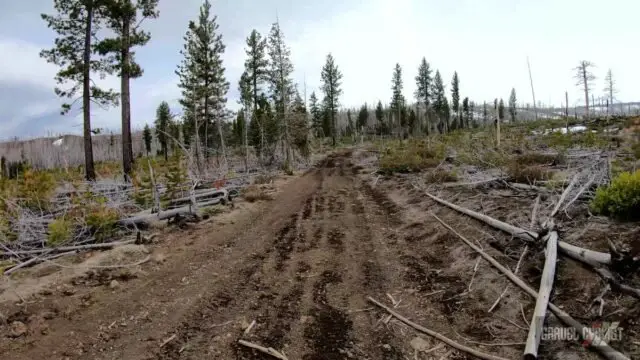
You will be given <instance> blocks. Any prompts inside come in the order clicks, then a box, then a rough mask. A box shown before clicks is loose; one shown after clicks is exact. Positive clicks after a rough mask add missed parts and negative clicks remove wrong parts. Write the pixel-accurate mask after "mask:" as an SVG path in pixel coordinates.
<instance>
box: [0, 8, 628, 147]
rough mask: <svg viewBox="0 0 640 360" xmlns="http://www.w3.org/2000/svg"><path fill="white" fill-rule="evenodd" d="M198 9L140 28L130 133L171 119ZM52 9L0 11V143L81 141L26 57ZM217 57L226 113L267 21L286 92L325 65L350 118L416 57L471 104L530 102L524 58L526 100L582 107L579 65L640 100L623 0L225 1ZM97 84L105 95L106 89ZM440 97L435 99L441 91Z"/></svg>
mask: <svg viewBox="0 0 640 360" xmlns="http://www.w3.org/2000/svg"><path fill="white" fill-rule="evenodd" d="M201 3H202V1H200V0H180V1H178V0H160V6H159V9H160V17H159V18H158V19H156V20H152V21H149V22H146V23H145V26H146V29H147V30H149V31H151V33H152V40H151V41H150V42H149V44H148V45H147V46H146V47H144V48H140V49H138V50H136V51H137V59H138V61H139V63H140V64H141V65H142V67H143V68H144V76H143V77H142V78H140V79H136V80H133V81H132V94H131V102H132V105H131V106H132V123H133V127H134V128H141V127H142V126H144V124H145V123H149V124H151V123H152V122H153V118H154V115H155V108H156V107H157V106H158V104H159V103H160V102H161V101H163V100H166V101H168V102H169V103H170V104H171V105H173V106H175V108H174V109H173V110H174V111H175V112H179V111H180V110H179V108H178V107H177V105H175V104H176V100H177V98H178V97H179V89H178V88H177V86H176V84H177V77H176V76H175V75H174V70H175V69H176V64H178V63H179V61H180V55H179V53H178V52H179V50H180V49H181V48H182V43H183V40H182V37H183V35H184V33H185V30H186V27H187V24H188V21H189V20H192V19H196V18H197V15H198V7H199V6H200V5H201ZM52 4H53V1H52V0H22V1H18V0H0V54H2V55H1V57H2V65H1V66H0V94H1V95H0V138H3V139H6V138H9V137H12V136H20V137H31V136H39V135H46V134H47V133H60V132H74V133H78V132H80V131H81V120H82V119H81V114H80V112H79V111H78V110H76V111H73V112H72V114H70V115H67V116H60V115H59V109H60V104H61V100H60V99H58V98H57V97H56V96H55V94H54V93H53V87H54V81H53V76H54V74H55V72H56V68H55V66H52V65H50V64H47V63H46V62H45V61H44V60H42V59H40V58H39V56H38V53H39V51H40V50H41V49H42V48H48V47H51V45H52V44H53V39H54V36H55V34H54V33H53V32H52V31H51V30H49V29H48V28H47V27H46V25H45V23H44V22H43V21H42V20H41V19H40V13H43V12H44V13H51V12H52V6H53V5H52ZM212 4H213V12H214V13H215V14H217V15H218V22H219V24H220V31H221V32H222V34H223V40H224V42H225V44H226V45H227V51H226V53H225V55H224V64H225V67H226V69H227V71H226V75H227V79H228V80H229V81H230V82H231V91H230V92H229V94H228V95H229V102H228V103H229V107H231V108H232V109H237V108H238V105H237V93H238V92H237V82H238V78H239V77H240V74H241V72H242V70H243V63H244V58H245V54H244V47H245V38H246V37H247V35H248V34H249V33H250V31H251V30H252V29H253V28H255V29H257V30H258V31H260V32H261V33H262V34H267V33H268V31H269V28H270V26H271V23H272V22H274V21H275V19H276V15H277V16H278V17H279V19H280V23H281V27H282V29H283V32H284V34H285V39H286V43H287V44H288V45H289V46H290V48H291V53H292V60H293V64H294V66H295V80H296V81H297V82H298V83H299V88H300V90H301V91H302V90H303V83H304V81H305V80H306V84H307V95H308V94H310V93H311V91H313V90H316V88H317V87H318V86H319V78H320V70H321V67H322V65H323V63H324V61H325V57H326V55H327V54H328V53H329V52H331V53H333V55H334V57H335V59H336V61H337V64H338V66H339V67H340V69H341V71H342V72H343V75H344V78H343V90H344V95H343V97H342V99H341V100H342V104H343V105H345V106H359V105H361V104H362V103H364V102H368V103H370V104H371V103H374V102H377V101H378V100H382V101H383V102H388V100H389V99H390V97H391V90H390V86H391V75H392V71H393V68H394V65H395V63H400V65H401V66H402V69H403V77H404V94H405V96H407V97H409V98H413V93H414V89H415V81H414V77H415V75H416V72H417V67H418V64H419V62H420V60H421V58H422V57H423V56H425V57H426V59H427V61H429V63H430V64H431V65H432V67H433V68H436V69H439V70H440V72H441V74H442V76H443V78H444V80H445V82H446V83H447V85H448V83H449V82H450V80H451V77H452V75H453V72H454V71H458V74H459V76H460V89H461V94H462V96H463V97H465V96H469V98H470V99H472V100H475V101H477V102H482V101H484V100H487V101H490V100H492V99H493V98H495V97H503V98H505V100H506V99H507V98H508V96H509V92H510V90H511V88H512V87H514V88H515V89H516V92H517V94H518V99H519V101H521V102H530V99H531V91H530V86H529V77H528V73H527V62H526V59H527V56H528V57H529V58H530V61H531V66H532V71H533V80H534V86H535V90H536V95H537V100H539V101H542V102H544V103H554V104H557V105H559V104H560V102H562V101H564V92H565V90H568V91H569V103H570V104H571V105H573V104H577V103H582V101H581V100H580V95H581V94H580V91H579V89H577V88H576V87H575V80H574V79H573V78H572V76H573V72H572V69H573V68H574V67H575V66H576V65H577V63H578V61H579V60H582V59H585V60H590V61H592V62H593V63H595V64H596V66H597V67H596V68H595V71H594V72H595V75H596V76H597V77H598V80H597V82H596V84H595V86H594V91H595V94H596V96H599V95H601V94H602V89H603V88H604V81H603V80H604V76H605V74H606V71H607V69H609V68H611V69H612V71H613V74H614V77H615V79H616V82H617V88H618V90H619V93H618V94H617V98H618V99H619V100H621V101H632V100H640V99H639V98H640V96H639V94H638V85H639V84H640V72H639V71H638V61H639V59H640V47H639V46H638V38H637V37H638V34H639V33H640V28H639V27H638V25H637V16H638V13H639V12H640V3H638V2H637V1H635V0H608V1H595V0H483V1H479V0H448V1H436V0H367V1H364V0H324V1H303V0H297V1H293V0H225V1H216V0H213V1H212ZM106 83H107V84H108V85H110V86H112V87H114V88H115V89H118V87H119V81H118V80H117V79H107V80H106ZM449 88H450V86H448V87H447V90H449ZM92 113H93V126H94V127H102V128H109V129H113V130H115V131H118V130H119V125H118V124H119V123H120V116H119V109H118V108H115V109H111V110H109V111H103V110H99V109H93V110H92Z"/></svg>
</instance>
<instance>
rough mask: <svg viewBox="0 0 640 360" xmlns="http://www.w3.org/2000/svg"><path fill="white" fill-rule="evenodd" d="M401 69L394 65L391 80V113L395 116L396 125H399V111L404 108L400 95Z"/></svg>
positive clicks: (402, 97) (401, 86)
mask: <svg viewBox="0 0 640 360" xmlns="http://www.w3.org/2000/svg"><path fill="white" fill-rule="evenodd" d="M402 89H403V84H402V67H400V64H396V67H395V68H394V69H393V77H392V78H391V91H392V95H391V104H390V107H391V112H392V114H394V115H395V117H396V121H397V122H398V125H401V121H402V119H401V111H402V108H403V107H404V103H405V101H404V95H402Z"/></svg>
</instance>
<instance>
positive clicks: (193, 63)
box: [176, 0, 230, 170]
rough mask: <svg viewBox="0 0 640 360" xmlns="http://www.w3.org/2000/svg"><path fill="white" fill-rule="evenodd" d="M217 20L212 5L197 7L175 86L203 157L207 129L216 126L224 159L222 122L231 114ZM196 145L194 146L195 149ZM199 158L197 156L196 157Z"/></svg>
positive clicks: (207, 133) (206, 2)
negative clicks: (198, 10) (227, 104)
mask: <svg viewBox="0 0 640 360" xmlns="http://www.w3.org/2000/svg"><path fill="white" fill-rule="evenodd" d="M217 19H218V17H217V16H216V15H212V14H211V3H210V2H209V0H205V2H204V4H203V5H202V6H201V7H200V15H199V17H198V21H197V22H195V21H190V22H189V28H188V30H187V33H186V35H185V37H184V40H185V44H184V48H183V50H182V51H181V54H182V55H183V57H184V58H183V60H182V62H181V64H180V65H179V66H178V70H177V71H176V73H177V75H178V77H179V80H180V83H179V84H178V86H179V87H180V88H181V89H182V99H181V100H180V103H181V105H182V106H183V108H184V112H185V115H186V118H185V120H186V121H188V122H190V123H191V124H190V126H189V127H191V128H192V129H193V130H194V133H193V134H195V135H196V138H197V139H198V140H199V141H202V142H203V143H204V147H205V153H204V154H205V156H208V151H206V150H208V149H209V148H210V143H211V142H212V136H211V134H210V133H209V126H211V125H214V124H215V126H216V129H217V132H218V138H219V141H218V142H217V147H218V148H220V149H221V150H222V155H223V157H224V158H225V159H226V153H225V145H224V138H225V135H224V131H223V125H222V122H223V121H224V120H225V119H226V118H227V117H228V116H229V115H230V112H229V111H228V110H227V107H226V103H227V92H228V90H229V82H228V81H227V80H226V78H225V76H224V72H225V68H224V66H223V64H222V54H224V51H225V48H226V47H225V45H224V44H223V42H222V34H220V33H218V28H219V25H218V23H217ZM194 111H195V112H194ZM200 120H202V123H201V122H200ZM185 135H187V134H185ZM188 135H191V134H188ZM185 137H186V136H185ZM200 139H202V140H200ZM199 146H200V144H198V145H197V146H196V150H198V148H199ZM199 156H200V154H197V158H199ZM199 170H201V169H199Z"/></svg>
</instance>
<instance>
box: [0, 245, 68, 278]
mask: <svg viewBox="0 0 640 360" xmlns="http://www.w3.org/2000/svg"><path fill="white" fill-rule="evenodd" d="M77 252H78V251H77V250H73V251H67V252H63V253H59V254H55V255H51V256H49V257H46V258H45V257H43V255H42V254H40V255H38V256H34V257H32V258H31V259H29V260H27V261H23V262H21V263H20V264H18V265H16V266H14V267H12V268H9V269H6V270H5V271H4V275H10V274H11V273H13V272H15V271H17V270H19V269H22V268H24V267H27V266H32V265H35V264H38V263H41V262H44V261H48V260H53V259H57V258H60V257H63V256H67V255H73V254H76V253H77Z"/></svg>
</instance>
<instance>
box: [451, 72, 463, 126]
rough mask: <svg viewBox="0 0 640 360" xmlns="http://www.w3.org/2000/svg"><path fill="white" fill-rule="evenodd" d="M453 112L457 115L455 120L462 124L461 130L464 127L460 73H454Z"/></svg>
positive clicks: (452, 89) (452, 82) (452, 83)
mask: <svg viewBox="0 0 640 360" xmlns="http://www.w3.org/2000/svg"><path fill="white" fill-rule="evenodd" d="M451 110H453V113H454V115H455V118H456V119H457V120H458V122H459V124H460V128H463V127H464V123H463V122H462V118H461V117H460V79H459V78H458V72H457V71H454V72H453V79H451Z"/></svg>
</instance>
